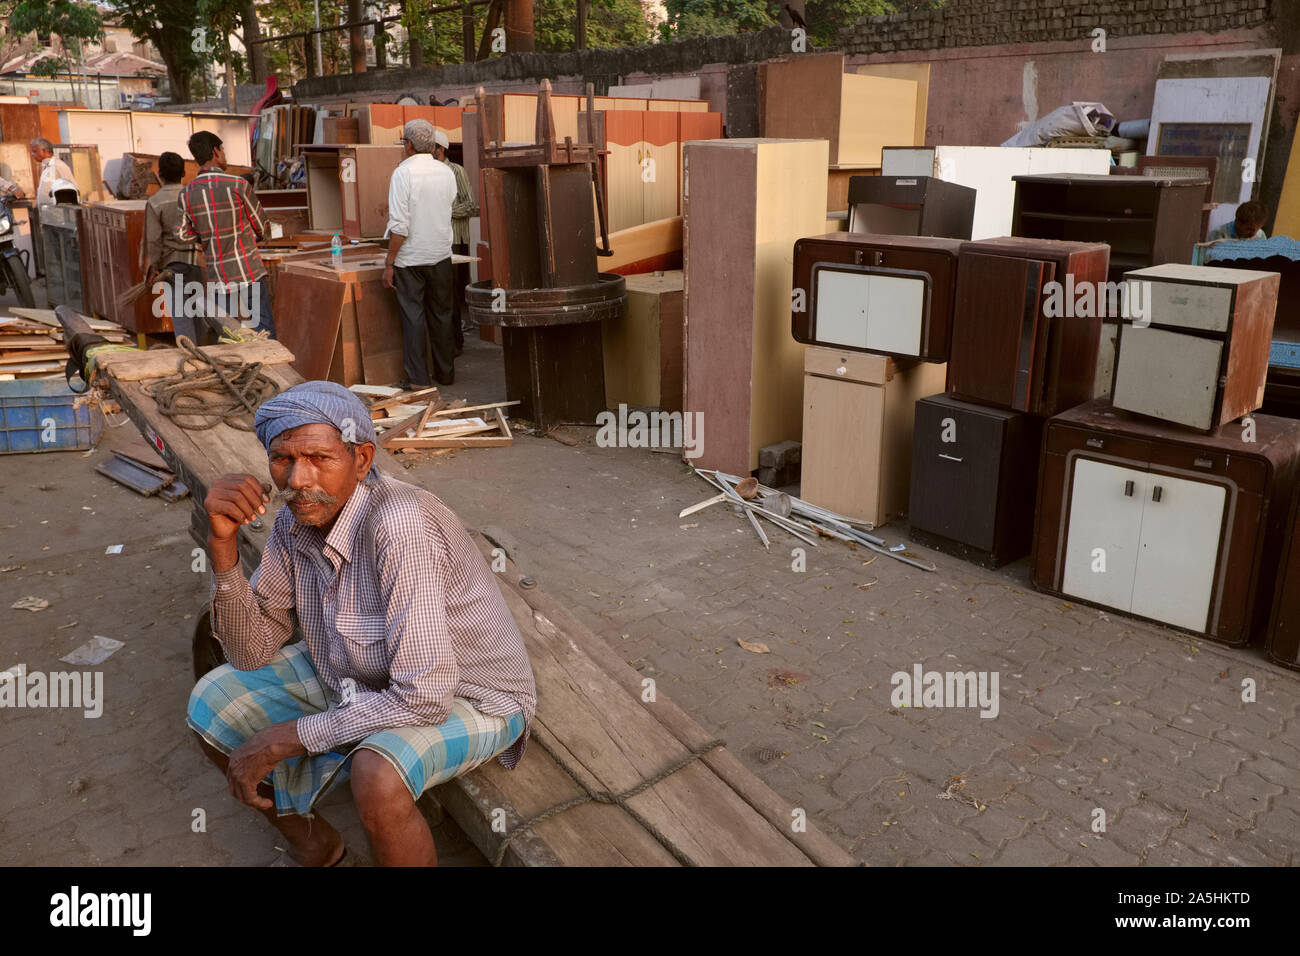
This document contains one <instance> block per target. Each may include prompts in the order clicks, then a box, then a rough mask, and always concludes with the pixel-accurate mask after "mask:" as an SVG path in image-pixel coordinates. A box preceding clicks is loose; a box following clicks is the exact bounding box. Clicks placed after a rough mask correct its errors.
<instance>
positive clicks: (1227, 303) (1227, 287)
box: [1112, 264, 1279, 432]
mask: <svg viewBox="0 0 1300 956" xmlns="http://www.w3.org/2000/svg"><path fill="white" fill-rule="evenodd" d="M1124 278H1125V285H1126V289H1127V293H1128V295H1127V298H1128V300H1129V302H1130V303H1140V305H1141V308H1140V309H1139V311H1140V312H1141V315H1140V316H1130V317H1127V318H1126V320H1125V321H1123V322H1121V324H1120V328H1119V340H1118V343H1117V348H1118V353H1119V357H1118V360H1117V362H1116V364H1115V383H1114V390H1113V392H1112V401H1113V402H1114V404H1115V407H1117V408H1122V409H1125V410H1127V411H1130V412H1138V413H1140V414H1142V415H1149V416H1151V417H1153V418H1161V419H1164V420H1166V421H1171V422H1176V423H1178V424H1180V425H1186V426H1187V427H1189V428H1196V429H1199V430H1201V431H1204V432H1209V431H1213V430H1214V429H1215V428H1218V427H1219V426H1220V425H1222V424H1224V423H1225V422H1230V421H1234V420H1235V419H1238V418H1240V417H1241V416H1243V415H1245V414H1247V413H1249V412H1253V411H1255V410H1256V409H1258V408H1259V407H1260V406H1261V405H1263V404H1264V380H1265V379H1266V378H1267V377H1268V360H1269V349H1270V348H1271V346H1272V338H1273V316H1274V314H1275V312H1276V311H1277V293H1278V284H1279V276H1278V275H1277V274H1276V273H1273V272H1248V271H1244V270H1240V269H1216V268H1214V267H1212V266H1191V265H1181V264H1171V265H1163V266H1155V267H1153V268H1150V269H1138V270H1136V271H1134V272H1130V273H1127V274H1126V275H1125V277H1124Z"/></svg>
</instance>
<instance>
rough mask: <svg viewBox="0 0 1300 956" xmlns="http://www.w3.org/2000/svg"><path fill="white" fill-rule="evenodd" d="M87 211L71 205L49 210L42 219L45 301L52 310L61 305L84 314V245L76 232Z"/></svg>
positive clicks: (47, 209)
mask: <svg viewBox="0 0 1300 956" xmlns="http://www.w3.org/2000/svg"><path fill="white" fill-rule="evenodd" d="M84 213H85V209H84V207H82V206H76V205H73V204H71V203H63V204H60V205H57V206H46V207H45V210H44V212H43V213H42V215H41V234H42V236H41V238H42V240H43V242H44V250H45V299H46V303H47V306H48V307H49V308H51V309H53V308H55V307H56V306H60V305H67V306H71V307H72V308H74V309H76V310H77V311H78V312H85V311H87V309H86V297H85V295H84V294H83V292H82V283H81V279H82V273H81V269H82V261H81V245H80V242H79V241H78V238H77V231H78V227H79V225H80V220H81V217H82V215H83V214H84Z"/></svg>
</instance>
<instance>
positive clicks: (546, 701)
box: [100, 341, 853, 866]
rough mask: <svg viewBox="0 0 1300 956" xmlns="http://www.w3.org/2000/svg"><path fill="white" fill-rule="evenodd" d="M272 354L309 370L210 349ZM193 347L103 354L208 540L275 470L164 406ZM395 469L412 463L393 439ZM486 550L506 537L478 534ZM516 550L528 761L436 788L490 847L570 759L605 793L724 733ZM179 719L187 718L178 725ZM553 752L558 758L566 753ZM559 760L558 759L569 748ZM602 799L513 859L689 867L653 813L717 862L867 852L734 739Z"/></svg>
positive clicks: (804, 861)
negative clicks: (250, 486)
mask: <svg viewBox="0 0 1300 956" xmlns="http://www.w3.org/2000/svg"><path fill="white" fill-rule="evenodd" d="M205 351H206V352H208V353H209V354H210V355H213V356H234V355H237V356H240V357H241V358H243V359H244V360H245V361H248V360H255V361H261V362H264V363H266V364H265V366H264V371H265V372H266V373H267V375H268V376H270V377H271V378H273V379H274V380H275V381H276V382H277V383H279V384H281V385H282V386H284V387H286V388H287V387H289V386H291V385H293V384H295V383H297V382H298V381H300V380H301V377H300V376H299V375H298V374H297V373H296V372H295V371H294V370H293V368H292V367H291V366H290V364H289V362H290V361H292V359H293V356H292V354H291V353H289V352H288V351H287V350H286V349H285V348H284V346H283V345H281V344H280V343H278V342H270V341H265V342H257V343H244V344H240V345H227V346H213V347H210V348H208V349H205ZM178 356H179V353H177V352H176V351H175V350H170V349H159V350H153V351H150V352H147V353H119V354H116V355H110V356H106V357H105V358H104V359H103V361H102V362H101V363H100V367H101V369H102V370H103V371H104V372H105V373H106V374H107V377H108V381H109V383H110V387H111V389H112V391H113V394H114V395H115V396H116V397H117V399H118V400H119V401H120V402H121V404H122V408H123V409H124V410H125V411H126V412H127V414H128V415H130V417H131V418H132V420H133V421H135V423H136V424H137V426H139V428H140V430H141V431H142V432H143V433H144V434H145V436H146V438H148V439H149V440H150V441H151V442H153V443H154V446H155V447H156V448H158V449H159V451H160V453H161V454H162V456H163V458H164V459H166V461H167V462H168V464H169V465H170V466H171V467H172V468H173V469H175V470H176V472H177V474H178V475H180V476H181V477H182V480H184V481H185V482H186V483H187V484H189V485H190V487H191V489H192V491H193V501H194V503H195V515H196V521H195V523H194V526H193V528H192V533H193V534H194V535H195V537H196V540H200V541H201V542H205V541H206V515H204V514H203V512H202V501H203V498H204V495H205V493H206V489H207V487H208V486H209V485H210V484H211V482H212V481H214V480H215V479H216V478H217V477H219V476H220V475H222V474H226V473H231V472H249V473H251V474H253V475H256V476H258V477H259V478H263V477H266V476H267V475H268V472H267V466H266V453H265V451H264V450H263V449H262V446H261V444H260V443H259V442H258V441H257V437H256V436H255V435H254V434H252V433H251V432H241V431H238V430H236V429H233V428H230V427H228V426H226V425H218V426H217V427H215V428H213V429H209V430H206V431H194V432H187V431H185V430H184V429H181V428H178V427H177V426H176V425H174V424H173V423H172V422H171V421H169V420H167V419H165V418H163V417H162V416H161V415H159V413H158V410H157V407H156V406H155V405H154V403H153V400H152V399H150V398H149V397H148V396H147V395H145V394H144V391H143V385H144V382H145V381H146V380H147V379H149V378H153V377H157V376H161V375H167V374H170V373H171V372H172V371H174V369H175V368H176V364H177V359H178ZM376 461H377V462H378V464H379V466H380V468H381V470H384V471H386V472H388V473H390V474H399V473H400V471H399V470H398V469H397V467H396V465H395V464H394V462H393V460H392V459H391V458H390V457H389V456H388V455H387V453H385V452H383V451H380V452H379V453H378V455H377V457H376ZM272 521H273V515H270V514H268V515H267V516H266V517H264V518H263V519H262V523H263V528H262V529H261V530H250V529H244V530H243V531H241V539H240V556H241V560H242V562H243V565H244V569H245V571H246V572H247V571H251V570H252V569H253V568H254V567H255V566H256V564H257V561H258V559H259V557H260V551H261V548H262V547H263V545H264V544H265V535H266V532H267V530H268V529H269V528H270V527H271V524H272ZM474 539H475V542H476V543H477V544H478V546H479V548H480V550H481V551H483V552H484V554H485V555H488V554H490V552H491V550H492V547H493V545H492V544H491V542H489V541H488V540H487V539H485V538H484V537H483V536H482V535H479V534H477V533H474ZM520 580H521V575H520V570H519V569H518V568H517V567H516V566H515V565H514V564H513V563H511V562H509V561H507V566H506V570H505V571H504V572H503V573H502V574H501V577H500V581H501V584H502V588H501V590H502V593H503V595H504V596H505V599H506V603H507V605H508V606H509V608H510V611H511V613H512V614H513V615H514V618H515V622H516V624H517V625H518V626H519V630H520V632H521V633H522V634H523V637H524V642H525V644H526V646H527V648H528V654H529V658H530V660H531V661H532V666H533V673H534V675H535V678H536V682H537V693H538V710H537V716H536V717H535V719H534V721H533V724H532V734H533V739H532V741H531V742H530V744H529V747H528V752H527V754H526V756H525V758H524V760H523V761H522V762H521V763H520V764H519V766H518V767H516V768H515V769H514V770H506V769H505V768H504V767H502V766H501V765H500V763H498V762H497V761H495V760H492V761H489V762H488V763H486V764H484V765H482V766H480V767H478V768H477V769H475V770H474V771H472V772H470V773H468V774H464V775H462V776H460V777H457V778H456V779H454V780H452V781H449V782H447V783H445V784H443V785H441V786H439V787H437V788H436V789H435V790H434V794H435V796H436V797H437V799H438V801H439V802H440V803H441V804H442V805H443V806H444V807H445V808H446V810H447V812H448V813H450V814H451V815H452V817H453V818H454V819H455V820H456V822H457V823H458V824H459V825H460V826H461V828H462V829H463V830H464V831H465V832H466V834H468V836H469V837H470V839H471V840H473V841H474V843H475V845H476V846H477V847H478V848H479V849H480V850H481V851H482V852H483V854H484V855H485V856H487V857H488V859H494V858H495V856H496V853H497V849H498V847H499V846H500V844H501V842H502V840H503V836H502V834H501V833H500V832H498V830H499V825H498V828H497V829H494V828H493V824H494V822H495V821H496V820H498V819H499V818H500V814H498V813H497V812H496V811H497V810H504V811H505V821H506V828H507V833H513V832H514V831H515V830H516V829H518V828H519V825H520V823H521V821H523V820H525V819H527V818H528V817H530V816H533V815H535V814H537V813H539V812H541V811H542V810H545V809H548V808H550V807H552V806H554V805H556V804H558V803H561V802H563V801H566V800H569V799H571V798H573V797H575V796H578V795H580V794H581V793H582V791H581V789H580V788H579V786H578V785H577V784H576V783H575V782H574V780H573V779H572V778H571V776H570V775H569V772H566V770H565V769H564V766H563V765H562V764H561V763H560V760H562V761H563V762H564V764H567V765H568V766H569V767H570V768H571V769H572V772H573V773H576V774H577V775H578V776H579V778H581V779H583V780H584V781H586V782H587V784H588V785H589V786H590V787H592V788H593V789H595V790H597V791H610V792H615V793H617V792H622V791H625V790H628V789H630V788H632V787H633V786H635V785H637V784H638V783H639V782H640V781H642V780H643V779H646V778H648V777H651V776H654V775H656V774H657V773H658V772H659V771H660V770H662V769H663V768H664V767H666V766H668V765H669V764H671V763H673V762H675V761H676V760H678V759H680V758H681V757H683V756H684V755H686V754H687V753H689V752H690V751H691V750H692V749H696V748H699V747H701V746H703V745H704V744H705V743H707V742H708V740H709V735H708V734H707V733H706V732H705V731H704V729H703V728H702V727H700V725H699V724H698V723H696V722H695V721H694V720H693V719H692V718H691V717H690V716H689V715H688V714H686V713H685V712H684V711H682V710H681V708H679V707H678V706H677V705H676V704H674V703H672V702H671V701H670V700H668V699H667V697H665V695H664V693H663V691H662V689H659V690H658V692H657V695H656V700H655V701H654V702H650V703H646V702H643V700H642V693H643V685H642V677H641V675H640V674H639V673H637V672H636V671H634V670H632V669H631V668H630V667H628V666H627V664H626V663H624V662H623V661H622V660H621V659H620V658H619V656H618V654H617V653H615V651H614V650H613V649H612V648H610V647H609V645H608V644H606V643H605V641H604V640H603V639H602V638H601V637H599V636H598V635H596V634H594V633H593V632H592V631H591V630H589V629H588V628H586V627H585V626H584V625H583V624H582V623H581V622H579V621H578V620H577V618H576V617H574V616H573V615H572V614H571V613H570V612H569V611H568V610H567V609H566V608H565V607H564V606H563V605H562V604H561V603H560V602H559V601H558V600H557V599H555V598H554V597H552V596H551V595H548V594H547V593H546V592H544V591H542V590H541V589H540V588H535V587H534V588H528V589H525V588H524V587H523V586H522V585H521V584H520V583H519V582H520ZM178 730H179V728H178ZM553 754H554V755H555V756H553ZM557 758H558V759H557ZM627 806H628V808H630V810H631V811H634V812H629V809H624V808H623V807H621V806H618V805H615V804H601V803H594V802H587V803H584V804H582V805H579V806H576V807H573V808H572V809H569V810H566V811H564V812H562V813H559V814H557V815H556V816H554V817H552V818H550V819H548V820H546V821H544V822H542V823H539V824H537V825H535V826H534V827H532V828H530V829H528V830H524V831H523V832H522V833H521V835H520V836H519V837H517V838H516V839H514V841H513V842H512V844H511V845H510V847H509V848H508V850H507V851H506V853H505V857H504V860H503V862H504V863H507V864H510V865H516V866H559V865H567V866H675V865H679V862H680V861H679V860H678V859H677V858H676V857H675V856H674V855H673V853H671V852H669V850H668V849H666V848H665V847H664V846H663V845H662V844H661V843H660V842H659V840H658V839H657V838H656V837H655V836H653V835H652V833H651V832H650V831H649V830H648V829H647V828H646V827H645V826H643V825H642V823H641V822H639V821H638V819H637V818H638V817H639V818H640V819H641V820H643V821H645V822H646V823H648V824H651V825H653V826H654V827H656V828H657V829H659V830H660V831H661V832H662V833H663V834H664V836H665V837H666V838H667V840H668V841H670V842H671V844H672V845H673V846H675V847H676V848H677V851H678V852H679V853H680V854H681V855H682V856H683V857H684V858H685V859H687V860H689V861H690V862H692V863H697V864H701V865H715V866H729V865H736V866H744V865H760V866H761V865H773V866H809V865H835V866H841V865H842V866H849V865H852V864H853V859H852V858H851V857H850V856H849V855H848V854H847V853H845V852H844V851H843V850H842V849H840V848H839V847H838V846H837V845H835V844H834V843H832V842H831V841H830V840H829V839H828V838H827V837H826V836H824V835H823V834H822V833H820V832H819V831H818V830H816V829H815V828H814V827H813V826H811V825H809V826H808V828H807V830H806V831H805V832H799V833H796V832H794V831H793V828H792V824H793V823H794V821H795V820H796V816H795V808H794V807H793V806H792V805H790V804H789V802H788V801H786V800H784V799H783V798H782V797H780V796H778V795H777V794H776V793H774V792H773V791H772V790H771V789H770V788H768V787H767V786H766V785H765V784H764V783H763V782H762V781H760V780H759V779H758V778H757V777H755V776H754V775H753V774H752V773H750V772H749V771H748V770H746V769H745V768H744V766H742V765H741V763H740V762H739V761H738V760H737V759H736V758H735V756H733V755H732V754H731V753H729V752H728V751H727V750H726V749H714V750H712V751H709V752H708V753H707V754H705V755H704V756H703V757H701V758H700V759H698V760H696V761H694V762H692V763H690V764H688V765H687V766H685V767H683V768H682V769H681V770H679V771H677V772H676V773H674V774H672V775H671V776H669V777H667V778H665V779H664V780H662V781H660V782H659V783H657V784H655V785H654V786H652V787H650V788H648V789H647V790H645V791H644V792H642V793H640V794H638V795H637V796H635V797H632V798H630V799H629V800H628V801H627Z"/></svg>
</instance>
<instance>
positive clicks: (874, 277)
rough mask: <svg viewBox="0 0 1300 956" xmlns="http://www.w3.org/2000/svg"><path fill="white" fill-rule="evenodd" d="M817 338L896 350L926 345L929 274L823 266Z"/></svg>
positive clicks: (916, 351)
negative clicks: (914, 275)
mask: <svg viewBox="0 0 1300 956" xmlns="http://www.w3.org/2000/svg"><path fill="white" fill-rule="evenodd" d="M816 282H817V295H816V299H815V308H816V310H817V314H816V316H815V317H814V318H815V323H816V325H815V328H816V334H817V340H818V341H819V342H823V343H833V344H835V345H846V346H851V347H853V348H864V349H875V350H876V351H878V352H889V353H891V354H895V355H917V354H919V353H920V351H921V325H922V321H923V320H924V317H925V280H923V279H920V278H915V279H914V278H910V277H908V276H895V275H881V274H876V273H865V272H858V271H840V270H837V269H819V270H817V278H816Z"/></svg>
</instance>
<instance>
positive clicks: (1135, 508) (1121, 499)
mask: <svg viewBox="0 0 1300 956" xmlns="http://www.w3.org/2000/svg"><path fill="white" fill-rule="evenodd" d="M1149 477H1150V476H1149V475H1148V474H1147V473H1146V472H1145V471H1139V470H1137V469H1136V468H1124V467H1122V466H1120V465H1110V464H1106V463H1104V462H1100V461H1092V460H1090V459H1087V458H1079V459H1076V460H1075V463H1074V484H1073V487H1072V489H1071V491H1070V525H1069V528H1068V530H1067V533H1066V539H1065V573H1064V576H1063V577H1062V580H1061V591H1062V592H1064V593H1065V594H1069V595H1072V596H1074V597H1077V598H1082V599H1084V600H1085V601H1094V602H1096V603H1097V604H1103V605H1105V606H1106V607H1113V608H1115V609H1116V610H1119V611H1128V610H1129V609H1130V607H1131V605H1132V603H1133V579H1134V574H1135V572H1136V570H1137V562H1138V542H1139V540H1140V537H1141V532H1142V502H1143V500H1144V498H1145V495H1146V487H1147V482H1148V478H1149Z"/></svg>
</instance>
